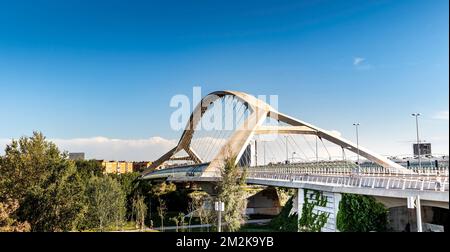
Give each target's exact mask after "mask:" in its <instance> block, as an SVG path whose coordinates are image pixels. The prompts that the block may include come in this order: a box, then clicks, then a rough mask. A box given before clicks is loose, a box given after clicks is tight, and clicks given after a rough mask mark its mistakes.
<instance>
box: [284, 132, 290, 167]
mask: <svg viewBox="0 0 450 252" xmlns="http://www.w3.org/2000/svg"><path fill="white" fill-rule="evenodd" d="M284 138H285V139H286V164H288V163H289V152H288V141H287V136H284Z"/></svg>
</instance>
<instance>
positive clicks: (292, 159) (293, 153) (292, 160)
mask: <svg viewBox="0 0 450 252" xmlns="http://www.w3.org/2000/svg"><path fill="white" fill-rule="evenodd" d="M295 154H297V153H296V152H295V151H294V152H292V158H291V162H292V163H294V155H295Z"/></svg>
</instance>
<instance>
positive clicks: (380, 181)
mask: <svg viewBox="0 0 450 252" xmlns="http://www.w3.org/2000/svg"><path fill="white" fill-rule="evenodd" d="M247 178H251V179H269V180H282V181H290V182H303V183H310V184H323V185H330V186H344V187H365V188H384V189H401V190H407V189H409V190H421V191H423V190H432V191H441V192H444V191H448V190H449V181H448V177H446V178H444V179H443V180H441V179H437V178H435V177H434V178H433V177H431V176H430V177H428V178H427V177H402V176H379V177H377V176H360V175H351V176H335V175H329V176H325V175H315V174H277V173H270V172H254V171H252V172H249V173H248V175H247Z"/></svg>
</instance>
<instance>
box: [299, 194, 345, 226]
mask: <svg viewBox="0 0 450 252" xmlns="http://www.w3.org/2000/svg"><path fill="white" fill-rule="evenodd" d="M306 191H307V192H306V193H305V189H303V188H299V189H298V190H297V194H296V195H295V198H294V201H293V207H292V210H291V214H292V213H297V216H298V222H299V223H300V218H301V217H302V209H303V205H304V204H305V196H306V197H308V202H310V203H313V204H314V203H316V200H315V197H314V194H313V190H308V189H306ZM319 193H320V194H321V195H322V196H323V197H326V200H327V203H326V205H325V206H319V205H316V206H315V207H314V209H313V211H314V213H327V214H328V219H327V222H326V223H325V225H324V226H323V227H322V230H321V231H322V232H339V231H338V229H337V225H336V217H337V214H338V212H339V203H340V202H341V199H342V194H340V193H332V192H326V191H319ZM298 231H300V225H298Z"/></svg>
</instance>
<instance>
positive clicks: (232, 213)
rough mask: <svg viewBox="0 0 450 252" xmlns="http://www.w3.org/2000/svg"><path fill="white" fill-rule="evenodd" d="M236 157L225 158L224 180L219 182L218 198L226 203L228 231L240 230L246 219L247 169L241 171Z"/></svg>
mask: <svg viewBox="0 0 450 252" xmlns="http://www.w3.org/2000/svg"><path fill="white" fill-rule="evenodd" d="M235 160H236V159H235V158H227V159H226V160H224V166H223V168H222V170H221V174H222V176H221V177H222V180H221V181H220V182H219V183H218V196H217V197H218V199H219V200H221V201H222V202H224V203H225V211H224V212H223V221H224V223H226V229H227V231H230V232H233V231H237V230H239V228H240V227H241V223H243V222H244V221H245V215H244V214H245V209H246V207H247V200H246V198H245V196H246V194H245V191H244V190H243V188H244V187H245V179H246V178H245V176H246V175H245V171H244V172H243V173H241V172H240V171H239V169H238V167H237V166H236V165H235Z"/></svg>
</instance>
